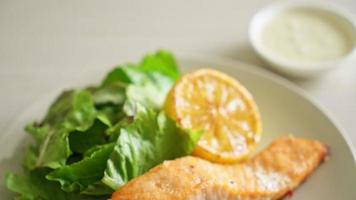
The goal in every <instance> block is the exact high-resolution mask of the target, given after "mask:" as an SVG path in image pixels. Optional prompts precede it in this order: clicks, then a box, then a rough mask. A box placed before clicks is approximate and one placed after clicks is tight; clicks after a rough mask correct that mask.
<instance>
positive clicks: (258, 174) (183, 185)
mask: <svg viewBox="0 0 356 200" xmlns="http://www.w3.org/2000/svg"><path fill="white" fill-rule="evenodd" d="M326 156H327V148H326V146H325V145H324V144H322V143H320V142H318V141H315V140H305V139H298V138H294V137H292V136H287V137H281V138H279V139H276V140H275V141H274V142H272V143H271V144H270V145H269V146H268V147H267V148H266V149H265V150H263V151H262V152H260V153H258V154H257V155H256V156H254V157H253V158H251V159H249V160H247V161H246V162H244V163H240V164H230V165H226V164H225V165H224V164H217V163H212V162H209V161H206V160H203V159H201V158H197V157H192V156H187V157H182V158H179V159H176V160H173V161H165V162H164V163H162V164H160V165H158V166H156V167H154V168H152V169H151V170H150V171H148V172H146V173H145V174H143V175H142V176H139V177H136V178H134V179H133V180H131V181H129V182H128V183H127V184H126V185H124V186H122V187H121V188H119V189H118V190H117V191H116V192H115V193H114V194H113V195H112V198H111V199H112V200H161V199H162V200H163V199H164V200H183V199H184V200H185V199H187V200H219V199H227V200H275V199H281V198H283V197H284V196H286V195H288V194H289V193H291V191H293V190H294V189H295V188H297V187H298V186H299V185H300V184H301V183H302V182H303V181H304V180H305V179H306V178H307V177H308V176H309V175H310V174H311V173H312V172H313V171H314V170H315V169H316V168H317V167H318V166H319V164H320V163H321V162H322V161H323V160H324V159H325V157H326Z"/></svg>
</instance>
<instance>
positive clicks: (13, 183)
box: [6, 168, 108, 200]
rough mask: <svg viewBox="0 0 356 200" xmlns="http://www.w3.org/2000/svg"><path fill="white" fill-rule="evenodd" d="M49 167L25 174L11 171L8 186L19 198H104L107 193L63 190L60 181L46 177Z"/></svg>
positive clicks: (70, 199) (26, 199) (50, 199)
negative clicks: (89, 194)
mask: <svg viewBox="0 0 356 200" xmlns="http://www.w3.org/2000/svg"><path fill="white" fill-rule="evenodd" d="M49 171H50V170H49V169H45V168H42V169H36V170H33V171H31V172H29V173H27V174H25V176H19V175H16V174H13V173H9V174H7V176H6V186H7V188H8V189H9V190H11V191H13V192H15V193H17V194H18V196H17V197H16V199H18V200H95V199H96V200H100V199H102V200H104V199H108V196H107V195H103V196H95V197H92V196H88V195H81V194H76V193H66V192H64V191H63V190H61V188H60V185H59V183H58V182H54V181H49V180H47V179H46V178H45V176H46V174H48V172H49Z"/></svg>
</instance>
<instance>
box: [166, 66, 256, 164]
mask: <svg viewBox="0 0 356 200" xmlns="http://www.w3.org/2000/svg"><path fill="white" fill-rule="evenodd" d="M165 111H166V113H167V114H168V115H169V116H170V117H172V118H173V119H175V120H176V121H177V123H178V124H179V125H180V126H182V127H183V128H186V129H192V130H203V131H204V134H203V136H202V137H201V139H200V140H199V142H198V145H197V147H196V148H195V149H194V151H193V154H194V155H196V156H199V157H202V158H205V159H207V160H210V161H213V162H219V163H233V162H237V161H241V160H243V159H245V158H246V157H248V155H249V154H250V152H251V151H252V149H253V148H254V147H255V145H256V144H257V143H258V142H259V140H260V137H261V130H262V128H261V120H260V115H259V112H258V109H257V106H256V103H255V102H254V100H253V97H252V95H251V94H250V93H249V92H248V91H247V90H246V89H245V88H244V87H243V86H242V85H241V84H240V83H239V82H238V81H236V80H235V79H233V78H231V77H229V76H228V75H226V74H223V73H221V72H218V71H215V70H212V69H200V70H197V71H194V72H191V73H189V74H186V75H184V76H183V77H182V78H181V79H180V80H178V81H177V82H176V84H175V85H174V87H173V88H172V89H171V91H170V92H169V94H168V96H167V99H166V103H165Z"/></svg>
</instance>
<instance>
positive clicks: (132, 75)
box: [102, 51, 180, 109]
mask: <svg viewBox="0 0 356 200" xmlns="http://www.w3.org/2000/svg"><path fill="white" fill-rule="evenodd" d="M179 76H180V73H179V71H178V68H177V65H176V62H175V60H174V58H173V56H172V55H171V54H170V53H168V52H166V51H158V52H157V53H155V54H148V55H146V56H145V57H144V58H143V59H142V61H141V62H140V63H138V64H136V65H134V64H128V65H126V66H118V67H116V68H115V69H113V70H112V71H111V72H110V73H109V74H108V75H107V76H106V78H105V79H104V80H103V82H102V87H105V86H108V85H111V84H117V85H120V86H122V87H125V86H126V98H127V99H130V100H132V101H137V102H139V103H141V104H143V105H146V106H153V107H155V108H156V109H160V108H161V107H162V105H163V103H164V100H165V98H166V95H167V93H168V91H169V89H170V88H171V87H172V86H173V84H174V82H175V81H176V80H177V79H178V78H179Z"/></svg>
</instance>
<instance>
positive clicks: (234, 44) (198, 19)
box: [0, 0, 356, 147]
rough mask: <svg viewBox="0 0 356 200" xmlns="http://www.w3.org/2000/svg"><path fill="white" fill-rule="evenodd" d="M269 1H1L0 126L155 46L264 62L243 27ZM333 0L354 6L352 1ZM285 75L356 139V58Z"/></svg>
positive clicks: (355, 142)
mask: <svg viewBox="0 0 356 200" xmlns="http://www.w3.org/2000/svg"><path fill="white" fill-rule="evenodd" d="M271 2H272V1H268V0H248V1H242V0H240V1H238V0H229V1H211V0H205V1H197V0H179V1H168V0H159V1H155V0H150V1H144V0H142V1H137V0H127V1H123V0H121V1H118V0H115V1H114V0H113V1H103V0H96V1H94V0H56V1H53V0H31V1H28V0H21V1H19V0H1V1H0V84H1V86H0V92H1V98H0V99H1V104H0V119H1V120H0V128H1V129H0V130H4V129H5V128H6V127H7V126H8V125H9V124H10V123H11V122H12V121H13V120H14V119H16V117H17V116H19V115H20V114H21V112H23V111H24V110H25V109H26V108H27V107H29V106H30V105H31V104H32V103H33V102H35V101H36V100H38V99H40V98H41V97H42V96H44V95H46V94H47V93H49V92H51V91H53V90H60V89H63V88H68V87H71V86H73V83H74V82H75V83H76V84H77V83H78V82H79V83H83V84H85V83H86V82H85V81H86V80H87V79H86V78H83V77H85V76H88V74H90V71H91V70H95V71H98V70H99V71H98V72H102V74H98V76H97V80H99V79H101V78H102V77H101V76H103V75H104V73H105V72H106V71H107V70H109V69H110V68H111V67H112V66H114V65H116V64H118V63H122V62H126V61H135V60H137V59H139V57H141V56H142V55H143V54H144V53H145V52H149V51H155V50H156V49H158V48H165V49H169V50H171V51H173V52H184V53H189V52H192V53H197V54H203V55H214V56H221V57H228V58H232V59H236V60H241V61H244V62H249V63H252V64H256V65H259V66H264V65H265V64H264V63H263V62H262V61H261V60H260V59H259V58H258V57H257V55H256V54H255V53H254V52H253V51H252V49H251V47H250V44H249V42H248V37H247V36H248V32H247V28H248V24H249V20H250V18H251V16H252V15H253V14H254V13H255V12H256V11H257V10H258V9H259V8H261V7H263V6H264V5H267V4H269V3H271ZM333 2H335V1H333ZM336 3H338V4H340V5H342V6H344V7H346V8H347V9H349V10H350V11H351V12H353V13H356V1H355V0H338V1H337V2H336ZM74 80H75V81H74ZM81 80H83V81H82V82H81ZM291 81H293V82H295V83H296V84H297V85H299V86H300V87H302V88H303V89H304V90H305V91H306V92H307V93H308V94H309V95H310V96H311V97H312V98H313V99H314V100H316V101H317V102H319V103H320V104H322V105H323V106H324V107H326V108H327V109H328V110H329V111H330V113H331V115H333V116H334V118H335V119H336V120H337V121H338V122H339V124H340V125H341V127H343V128H344V129H345V130H346V132H347V134H348V135H349V137H350V138H351V140H352V141H353V143H354V144H356V59H353V60H350V61H349V62H348V63H345V64H344V66H343V67H340V68H339V69H336V70H334V71H332V72H330V73H328V74H325V75H323V76H320V77H318V78H315V79H311V80H293V79H291ZM0 134H1V133H0ZM354 147H355V145H354Z"/></svg>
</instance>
